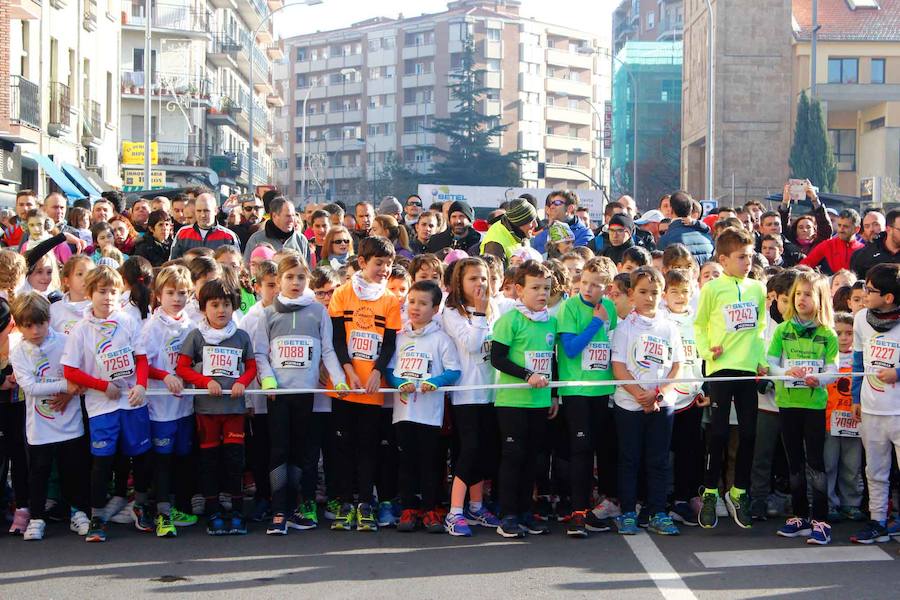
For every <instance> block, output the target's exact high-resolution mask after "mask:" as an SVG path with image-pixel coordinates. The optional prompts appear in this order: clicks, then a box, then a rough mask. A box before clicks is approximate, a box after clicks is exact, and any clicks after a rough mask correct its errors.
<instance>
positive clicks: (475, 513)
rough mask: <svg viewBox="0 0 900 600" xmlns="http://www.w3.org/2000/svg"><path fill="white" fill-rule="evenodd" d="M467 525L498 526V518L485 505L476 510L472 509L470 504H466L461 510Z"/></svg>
mask: <svg viewBox="0 0 900 600" xmlns="http://www.w3.org/2000/svg"><path fill="white" fill-rule="evenodd" d="M463 515H465V517H466V521H468V523H469V525H478V526H479V527H492V528H497V527H500V519H498V518H497V515H495V514H494V513H492V512H491V511H490V510H489V509H488V507H487V506H484V505H482V506H481V508H479V509H478V510H472V507H471V506H467V507H466V509H465V510H464V511H463Z"/></svg>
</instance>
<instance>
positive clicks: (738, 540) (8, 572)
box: [0, 519, 900, 600]
mask: <svg viewBox="0 0 900 600" xmlns="http://www.w3.org/2000/svg"><path fill="white" fill-rule="evenodd" d="M251 526H252V529H251V532H250V533H249V534H248V535H247V536H243V537H222V538H213V537H209V536H207V535H206V533H205V530H204V529H201V526H199V525H198V526H196V527H194V528H189V529H181V530H179V537H178V538H177V539H157V538H155V537H154V536H152V535H149V534H142V533H139V532H138V531H136V530H134V529H133V528H132V527H130V526H126V525H112V526H111V529H110V540H109V541H108V542H107V543H105V544H90V545H89V544H86V543H85V542H84V541H83V539H82V538H79V537H78V536H76V535H75V534H73V533H70V532H69V531H68V527H67V526H66V525H63V524H51V525H50V526H48V529H47V537H46V538H45V539H44V541H42V542H24V541H22V539H21V538H13V537H4V538H0V567H2V568H0V598H4V599H8V598H98V599H99V598H116V599H118V600H121V599H123V598H128V599H131V598H139V597H146V596H157V597H160V596H165V595H170V596H177V597H179V598H180V597H184V596H187V595H194V596H208V597H215V598H247V597H253V598H285V597H296V598H329V599H332V598H365V599H380V598H390V599H396V598H450V599H452V600H463V599H465V600H472V599H476V598H491V599H500V598H516V599H521V598H563V597H565V598H592V599H594V598H616V599H620V598H621V599H631V598H642V599H643V598H665V599H666V600H676V599H677V600H682V599H684V600H690V599H692V598H703V599H705V598H762V597H791V598H817V599H819V598H841V599H845V598H852V599H853V600H862V599H866V598H878V599H887V598H896V597H898V594H900V592H898V591H897V573H898V570H897V564H896V561H897V560H898V554H897V552H898V550H900V545H898V544H896V543H893V542H891V543H888V544H879V545H876V546H867V547H863V546H854V545H851V544H849V543H848V542H847V541H846V540H847V537H848V536H849V535H850V533H852V532H853V531H854V530H855V529H856V528H855V526H854V524H839V525H837V526H836V527H835V538H836V541H835V543H833V544H832V545H830V546H828V547H825V548H821V547H812V546H807V545H806V544H805V543H804V542H803V541H802V540H787V539H783V538H779V537H777V536H775V530H776V529H777V526H778V524H777V523H775V522H773V521H771V520H770V521H769V522H767V523H762V524H758V525H756V526H754V528H753V529H752V530H750V531H743V530H740V529H738V528H737V527H736V526H734V525H733V524H732V523H731V522H730V521H729V520H727V519H722V520H721V521H720V524H719V527H718V528H717V529H715V530H712V531H701V530H699V529H696V528H684V531H683V534H682V535H681V536H680V537H677V538H661V537H659V536H655V535H650V534H647V533H645V532H642V533H641V534H639V535H637V536H633V537H630V538H625V537H623V536H619V535H617V534H615V533H600V534H593V535H592V536H591V537H590V538H588V539H585V540H574V539H567V538H566V536H565V535H564V533H563V528H562V525H554V530H553V532H552V534H550V535H548V536H542V537H532V538H527V539H526V540H524V541H517V540H505V539H503V538H501V537H500V536H498V535H497V534H496V533H494V532H493V531H492V530H488V529H478V530H477V531H476V532H475V533H476V535H475V537H473V538H468V539H466V538H451V537H450V536H448V535H434V534H427V533H424V532H415V533H411V534H400V533H397V532H396V531H393V530H382V531H380V532H378V533H374V534H373V533H358V532H332V531H329V530H327V529H319V530H315V531H308V532H295V531H292V532H291V533H290V535H288V536H287V537H285V538H280V537H279V538H272V537H269V536H266V535H265V534H264V531H263V529H264V528H263V526H262V525H261V524H251ZM749 565H752V566H749Z"/></svg>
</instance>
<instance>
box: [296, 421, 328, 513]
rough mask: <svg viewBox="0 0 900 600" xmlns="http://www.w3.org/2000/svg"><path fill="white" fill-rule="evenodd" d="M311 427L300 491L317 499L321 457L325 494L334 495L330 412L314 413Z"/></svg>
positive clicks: (304, 450)
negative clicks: (320, 459) (320, 460)
mask: <svg viewBox="0 0 900 600" xmlns="http://www.w3.org/2000/svg"><path fill="white" fill-rule="evenodd" d="M310 419H311V420H310V426H309V427H308V428H307V430H306V443H305V444H304V449H303V466H302V469H303V472H302V473H301V474H300V489H301V493H302V494H303V497H304V498H306V499H307V500H312V499H314V498H315V497H316V488H317V487H318V483H319V456H321V457H322V470H323V471H324V472H325V493H326V494H327V495H328V496H330V495H332V494H334V471H335V468H334V433H333V432H332V431H331V430H332V425H331V413H330V412H314V413H312V415H310Z"/></svg>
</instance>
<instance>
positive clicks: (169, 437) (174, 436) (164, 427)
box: [150, 415, 194, 456]
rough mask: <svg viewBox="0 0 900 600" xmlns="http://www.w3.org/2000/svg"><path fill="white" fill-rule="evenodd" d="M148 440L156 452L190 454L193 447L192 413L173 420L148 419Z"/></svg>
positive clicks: (177, 454) (178, 454) (179, 454)
mask: <svg viewBox="0 0 900 600" xmlns="http://www.w3.org/2000/svg"><path fill="white" fill-rule="evenodd" d="M150 441H151V442H152V443H153V451H154V452H155V453H156V454H175V455H176V456H186V455H188V454H190V453H191V451H192V450H193V448H194V415H188V416H187V417H181V418H180V419H176V420H174V421H150Z"/></svg>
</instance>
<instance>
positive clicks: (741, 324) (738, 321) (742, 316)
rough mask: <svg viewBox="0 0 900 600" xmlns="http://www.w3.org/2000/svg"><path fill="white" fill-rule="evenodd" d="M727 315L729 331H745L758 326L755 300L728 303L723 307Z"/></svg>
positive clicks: (726, 325) (726, 323) (727, 328)
mask: <svg viewBox="0 0 900 600" xmlns="http://www.w3.org/2000/svg"><path fill="white" fill-rule="evenodd" d="M722 311H723V313H724V315H725V329H726V330H727V331H731V332H734V331H743V330H745V329H755V328H756V319H757V314H756V304H754V303H753V302H735V303H734V304H726V305H725V307H724V308H723V309H722Z"/></svg>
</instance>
